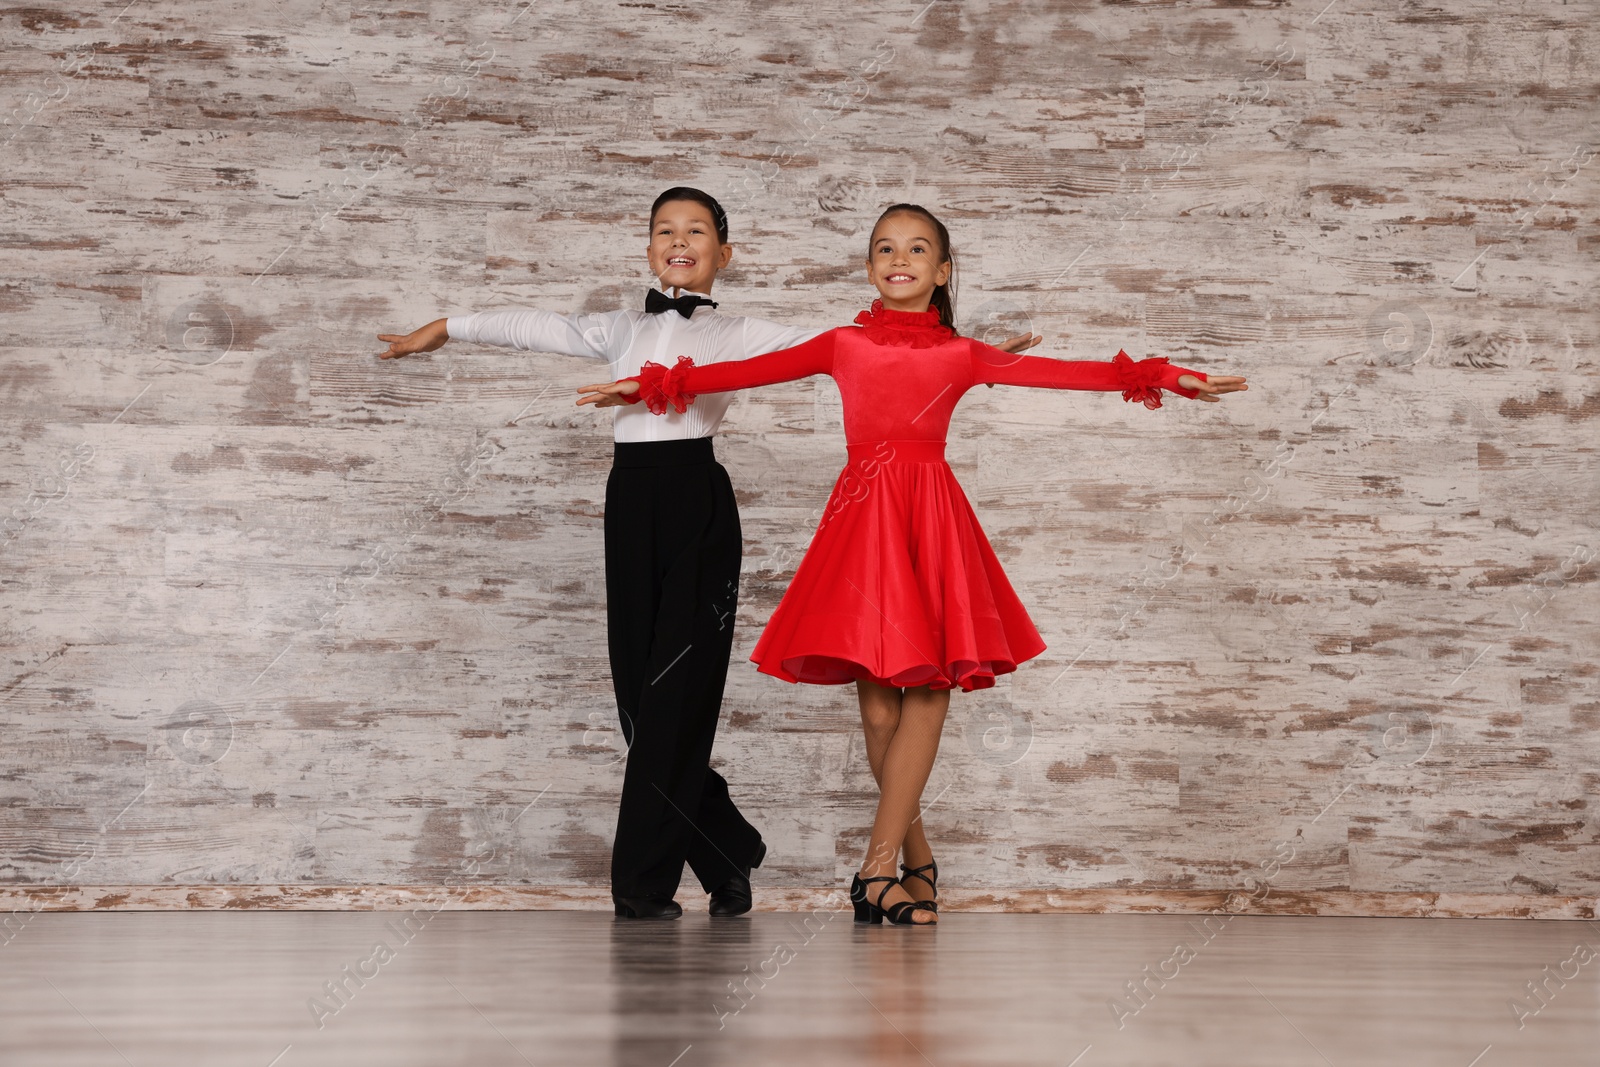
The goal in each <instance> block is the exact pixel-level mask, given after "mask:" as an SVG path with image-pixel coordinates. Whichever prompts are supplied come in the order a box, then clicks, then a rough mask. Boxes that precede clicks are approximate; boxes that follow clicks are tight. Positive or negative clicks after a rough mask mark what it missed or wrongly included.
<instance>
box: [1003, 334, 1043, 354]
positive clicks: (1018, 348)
mask: <svg viewBox="0 0 1600 1067" xmlns="http://www.w3.org/2000/svg"><path fill="white" fill-rule="evenodd" d="M1043 340H1044V338H1043V337H1041V336H1039V335H1038V334H1036V333H1019V334H1017V335H1016V336H1015V337H1007V338H1006V339H1005V340H1004V341H1001V342H1000V343H999V344H997V345H995V347H996V348H998V349H999V350H1000V351H1002V352H1010V353H1011V354H1012V355H1016V354H1017V353H1018V352H1026V351H1027V350H1028V349H1030V348H1032V347H1033V346H1034V345H1036V344H1038V343H1039V342H1040V341H1043Z"/></svg>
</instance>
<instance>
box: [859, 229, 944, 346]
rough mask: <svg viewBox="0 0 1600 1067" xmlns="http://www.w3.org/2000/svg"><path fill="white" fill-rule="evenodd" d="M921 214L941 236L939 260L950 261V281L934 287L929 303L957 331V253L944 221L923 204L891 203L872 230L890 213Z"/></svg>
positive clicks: (935, 232)
mask: <svg viewBox="0 0 1600 1067" xmlns="http://www.w3.org/2000/svg"><path fill="white" fill-rule="evenodd" d="M902 214H905V215H921V216H922V217H923V218H925V219H927V220H928V222H929V224H931V225H932V226H933V232H934V235H935V236H936V237H938V238H939V262H941V263H943V262H945V261H947V260H948V261H949V263H950V281H949V282H947V283H946V284H944V285H936V286H934V288H933V297H932V299H930V300H929V301H928V303H929V304H930V305H931V306H932V307H933V308H934V309H936V310H937V311H938V312H939V322H940V323H941V324H942V325H944V326H946V327H948V328H949V330H950V332H951V333H955V332H956V253H955V250H954V249H952V248H951V247H950V231H949V230H947V229H945V228H944V223H942V222H940V221H939V220H938V219H937V218H935V217H934V214H933V212H931V211H929V210H928V209H927V208H925V207H923V206H922V205H921V204H890V205H889V206H888V207H886V208H884V209H883V214H881V215H879V216H878V221H877V222H875V223H873V224H872V232H873V233H877V232H878V227H879V226H880V225H882V223H883V220H884V219H886V218H888V217H889V216H890V215H902ZM867 258H868V259H871V258H872V249H871V248H870V247H869V248H868V249H867Z"/></svg>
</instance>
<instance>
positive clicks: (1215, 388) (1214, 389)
mask: <svg viewBox="0 0 1600 1067" xmlns="http://www.w3.org/2000/svg"><path fill="white" fill-rule="evenodd" d="M1210 377H1211V380H1210V381H1209V382H1202V381H1201V380H1200V379H1199V378H1196V377H1195V376H1194V375H1192V374H1183V375H1179V377H1178V384H1179V385H1181V386H1183V387H1184V388H1185V389H1198V390H1199V391H1200V395H1199V396H1197V397H1195V399H1196V400H1204V401H1205V402H1206V403H1208V404H1216V403H1219V402H1220V398H1221V395H1222V394H1223V393H1242V392H1245V391H1246V390H1248V389H1249V388H1250V387H1249V386H1248V385H1246V384H1244V379H1243V378H1240V377H1237V376H1235V375H1224V374H1213V375H1211V376H1210Z"/></svg>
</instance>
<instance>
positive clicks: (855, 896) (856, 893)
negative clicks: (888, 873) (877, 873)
mask: <svg viewBox="0 0 1600 1067" xmlns="http://www.w3.org/2000/svg"><path fill="white" fill-rule="evenodd" d="M869 880H870V881H874V882H882V881H888V882H892V881H894V879H893V878H873V879H869ZM850 903H851V905H852V906H853V907H854V908H855V921H856V922H858V923H871V924H872V925H873V926H882V925H883V909H882V908H880V907H878V906H877V905H876V904H873V903H872V902H871V901H870V900H868V899H867V883H866V882H863V881H862V880H861V875H859V874H857V875H855V876H854V877H852V878H851V879H850Z"/></svg>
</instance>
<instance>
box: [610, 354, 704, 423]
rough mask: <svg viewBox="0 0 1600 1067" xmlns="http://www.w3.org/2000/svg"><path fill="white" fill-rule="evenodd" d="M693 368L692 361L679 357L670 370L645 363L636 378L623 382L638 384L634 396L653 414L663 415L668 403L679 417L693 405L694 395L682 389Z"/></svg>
mask: <svg viewBox="0 0 1600 1067" xmlns="http://www.w3.org/2000/svg"><path fill="white" fill-rule="evenodd" d="M693 367H694V360H692V359H690V358H689V357H688V356H679V357H678V362H677V363H676V364H674V365H673V367H672V368H671V369H670V370H669V369H667V368H666V367H663V366H662V365H661V364H659V363H655V362H647V363H645V365H644V366H643V367H641V368H640V369H639V374H638V376H637V377H635V378H625V379H623V380H624V381H636V382H638V383H639V391H638V392H637V393H635V394H634V395H635V396H637V397H639V398H640V399H641V400H643V401H644V402H645V406H646V407H648V408H649V409H650V411H651V412H652V413H653V414H656V415H665V414H666V413H667V404H668V403H670V404H671V405H672V408H673V410H674V411H676V412H678V413H679V414H680V415H681V414H682V413H683V412H684V410H685V409H686V408H688V406H689V405H690V404H692V403H694V398H695V394H694V393H691V392H689V390H688V389H686V388H684V382H686V381H687V380H688V377H689V371H690V370H691V369H692V368H693Z"/></svg>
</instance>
